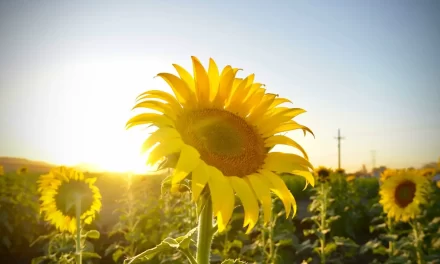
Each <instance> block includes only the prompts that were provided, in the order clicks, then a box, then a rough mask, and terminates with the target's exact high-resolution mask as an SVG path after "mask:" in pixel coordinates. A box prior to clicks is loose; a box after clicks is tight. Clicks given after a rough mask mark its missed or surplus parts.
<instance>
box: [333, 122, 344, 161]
mask: <svg viewBox="0 0 440 264" xmlns="http://www.w3.org/2000/svg"><path fill="white" fill-rule="evenodd" d="M335 139H337V140H338V169H340V168H341V139H345V138H344V137H341V129H340V128H338V137H337V138H335Z"/></svg>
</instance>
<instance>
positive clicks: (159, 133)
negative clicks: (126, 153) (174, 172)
mask: <svg viewBox="0 0 440 264" xmlns="http://www.w3.org/2000/svg"><path fill="white" fill-rule="evenodd" d="M176 138H181V137H180V133H179V132H177V130H176V129H174V128H172V127H162V128H159V129H158V130H156V131H154V132H153V133H151V135H150V136H149V137H148V138H147V139H146V140H145V142H144V144H142V148H141V150H142V152H146V151H148V150H149V149H150V148H151V147H153V146H154V145H155V144H156V143H164V142H166V141H168V140H170V139H176Z"/></svg>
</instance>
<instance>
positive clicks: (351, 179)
mask: <svg viewBox="0 0 440 264" xmlns="http://www.w3.org/2000/svg"><path fill="white" fill-rule="evenodd" d="M346 179H347V182H352V181H354V180H355V179H356V175H353V174H352V175H348V176H347V178H346Z"/></svg>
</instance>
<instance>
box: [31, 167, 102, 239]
mask: <svg viewBox="0 0 440 264" xmlns="http://www.w3.org/2000/svg"><path fill="white" fill-rule="evenodd" d="M95 181H96V178H86V177H84V174H83V173H82V172H79V171H76V170H74V169H70V168H66V167H57V168H53V169H51V171H50V172H49V173H48V174H46V175H42V176H40V179H39V180H38V192H39V193H40V202H41V205H40V212H41V213H44V214H45V221H48V222H50V223H52V224H53V225H55V226H56V228H58V229H59V230H60V231H69V232H71V233H75V232H76V209H75V208H76V205H75V204H76V200H77V196H80V198H81V217H80V218H81V220H82V221H83V223H84V224H90V223H91V222H92V221H93V219H94V218H95V215H96V213H97V212H99V210H100V209H101V194H100V192H99V189H98V188H97V187H96V186H95V185H94V184H95Z"/></svg>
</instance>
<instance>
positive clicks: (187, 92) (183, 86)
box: [157, 72, 194, 105]
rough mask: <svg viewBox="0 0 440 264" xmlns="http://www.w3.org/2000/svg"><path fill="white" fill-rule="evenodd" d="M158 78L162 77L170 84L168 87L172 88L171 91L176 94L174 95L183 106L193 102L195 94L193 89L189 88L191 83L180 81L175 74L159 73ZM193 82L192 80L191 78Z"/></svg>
mask: <svg viewBox="0 0 440 264" xmlns="http://www.w3.org/2000/svg"><path fill="white" fill-rule="evenodd" d="M157 76H159V77H161V78H162V79H164V81H166V82H167V83H168V85H169V86H170V87H171V89H172V90H173V92H174V95H176V98H177V100H178V101H179V102H180V103H181V104H183V105H184V104H188V103H191V102H193V100H192V99H191V98H192V97H193V94H194V93H193V92H192V91H191V88H190V87H189V85H190V84H189V83H187V82H186V81H185V80H184V79H183V80H182V79H180V78H179V77H177V76H176V75H174V74H171V73H164V72H163V73H159V74H158V75H157ZM191 80H192V78H191Z"/></svg>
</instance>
